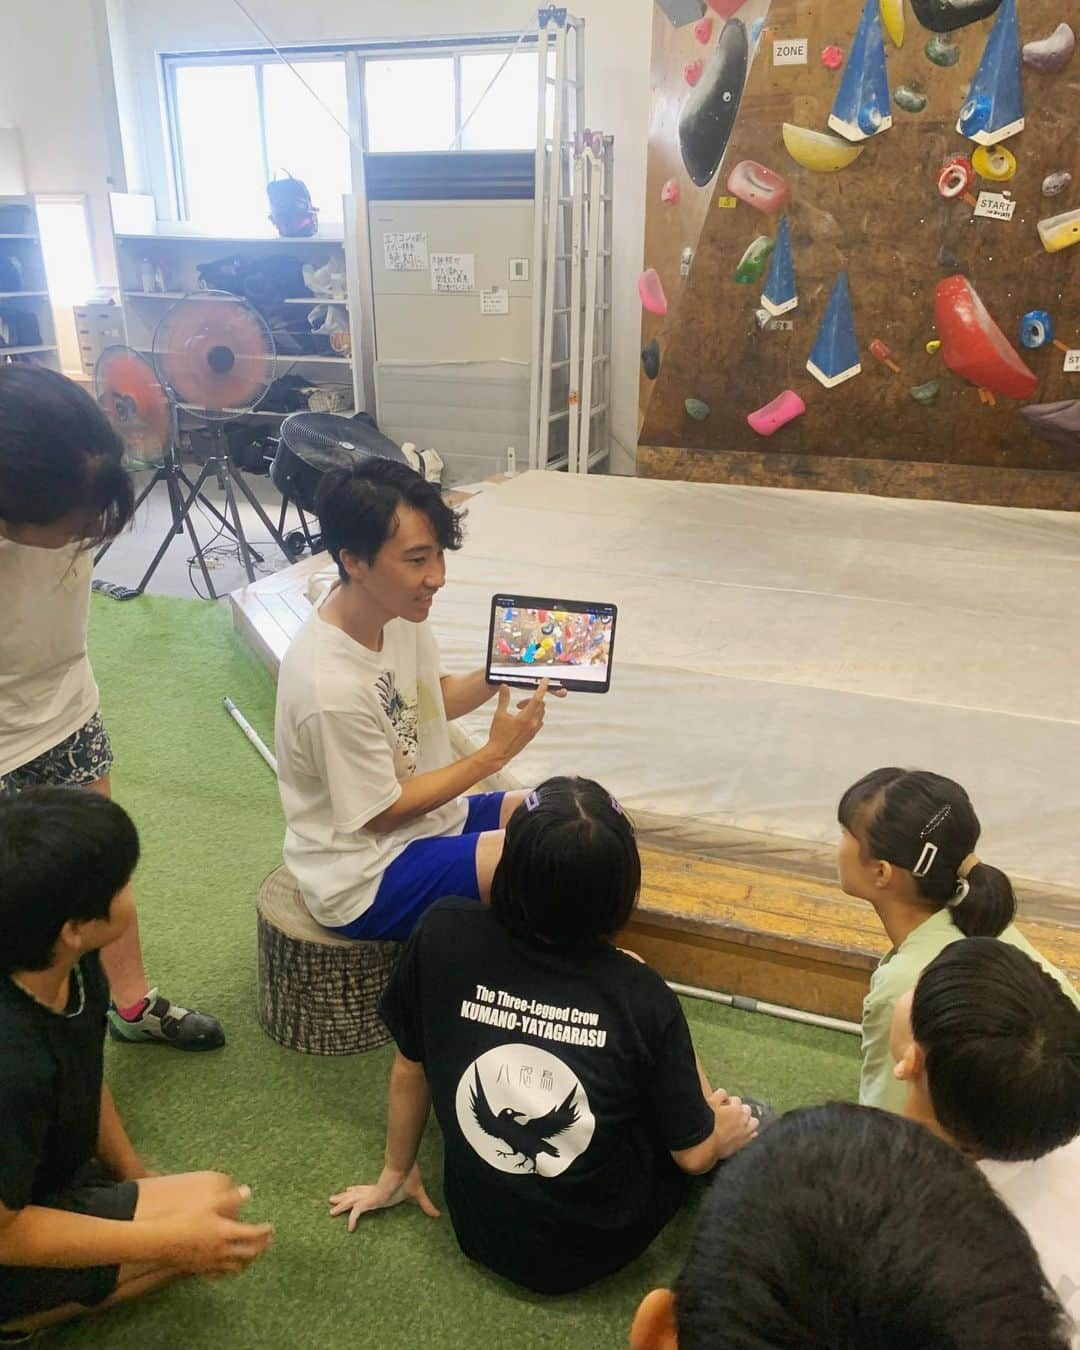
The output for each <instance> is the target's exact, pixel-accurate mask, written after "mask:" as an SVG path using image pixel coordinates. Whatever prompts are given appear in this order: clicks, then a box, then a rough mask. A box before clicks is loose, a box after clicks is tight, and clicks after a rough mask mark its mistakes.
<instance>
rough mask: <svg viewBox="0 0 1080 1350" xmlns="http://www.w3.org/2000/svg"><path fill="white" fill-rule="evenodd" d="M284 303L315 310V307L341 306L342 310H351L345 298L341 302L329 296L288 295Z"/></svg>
mask: <svg viewBox="0 0 1080 1350" xmlns="http://www.w3.org/2000/svg"><path fill="white" fill-rule="evenodd" d="M282 303H283V304H286V305H307V306H308V307H309V308H314V306H315V305H340V306H341V307H342V309H348V308H349V302H348V300H347V299H346V298H345V297H344V296H342V298H341V299H340V300H332V299H331V298H330V296H328V295H296V296H293V295H287V296H286V297H285V299H284V301H283V302H282Z"/></svg>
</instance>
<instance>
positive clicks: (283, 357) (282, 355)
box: [277, 352, 352, 370]
mask: <svg viewBox="0 0 1080 1350" xmlns="http://www.w3.org/2000/svg"><path fill="white" fill-rule="evenodd" d="M277 362H278V365H279V366H295V365H300V364H301V363H303V364H304V365H317V366H327V365H332V366H346V367H347V368H348V369H350V370H351V369H352V361H351V360H350V358H349V357H347V356H290V355H289V354H288V352H278V354H277Z"/></svg>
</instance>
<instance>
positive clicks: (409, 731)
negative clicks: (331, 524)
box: [275, 610, 468, 928]
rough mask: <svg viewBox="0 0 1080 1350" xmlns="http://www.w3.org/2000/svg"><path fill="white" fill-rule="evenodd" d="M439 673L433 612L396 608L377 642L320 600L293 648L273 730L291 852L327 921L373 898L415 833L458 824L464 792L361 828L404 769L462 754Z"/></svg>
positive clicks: (359, 910) (428, 766)
mask: <svg viewBox="0 0 1080 1350" xmlns="http://www.w3.org/2000/svg"><path fill="white" fill-rule="evenodd" d="M439 680H440V670H439V652H438V648H437V647H436V645H435V639H434V637H433V635H432V632H431V629H430V627H429V625H428V624H427V623H418V624H415V623H408V622H406V620H404V619H392V620H391V621H390V622H389V623H388V624H387V625H386V627H385V628H384V629H383V646H382V651H381V652H373V651H370V650H369V649H368V648H367V647H364V646H361V644H360V643H359V642H356V641H354V640H353V639H352V638H351V637H348V636H347V635H346V634H345V633H343V632H342V631H341V629H340V628H336V627H335V626H334V625H333V624H331V623H328V622H327V621H326V620H325V619H324V618H323V617H322V616H321V614H320V613H319V611H318V610H315V611H314V612H313V613H312V614H311V615H310V616H309V617H308V619H307V622H306V623H305V624H304V626H303V628H301V630H300V632H299V633H297V635H296V637H295V638H294V639H293V642H292V645H291V646H290V647H289V650H288V651H287V652H286V653H285V659H284V660H283V661H282V663H281V670H280V673H279V675H278V693H277V718H276V730H275V739H276V742H277V760H278V786H279V789H280V791H281V804H282V806H283V807H284V810H285V825H286V829H285V862H286V863H287V865H288V867H289V870H290V871H291V872H292V874H293V876H295V877H296V880H297V882H298V883H299V886H300V890H301V892H302V894H303V896H304V899H305V901H306V902H307V906H308V908H309V909H310V910H311V912H312V914H313V915H314V916H315V918H316V919H318V921H319V922H320V923H322V924H325V925H326V926H327V927H330V928H336V927H340V926H342V925H343V924H347V923H351V922H352V920H353V919H356V918H359V916H360V915H361V914H363V913H364V912H365V910H367V909H370V907H371V905H372V903H373V902H374V899H375V892H376V891H377V890H378V888H379V882H380V881H381V880H382V875H383V873H384V872H385V871H386V869H387V867H388V866H389V865H390V863H392V862H393V860H394V859H395V858H396V857H397V856H398V855H399V854H400V853H401V852H402V850H403V849H404V848H405V847H406V845H407V844H410V843H412V841H413V840H414V839H427V838H431V837H433V836H435V835H450V834H460V833H461V830H462V827H463V826H464V824H465V817H466V815H467V814H468V807H467V804H466V802H465V798H464V797H458V798H455V800H454V801H452V802H448V803H447V804H446V805H445V806H442V807H440V808H439V809H438V810H437V811H431V812H429V813H428V814H427V815H424V816H420V817H419V818H418V819H416V820H413V821H410V822H409V823H408V824H407V825H403V826H401V827H400V828H399V829H397V830H390V831H387V832H385V833H380V834H376V833H375V832H374V831H373V830H368V829H365V828H364V827H365V826H366V825H367V823H368V821H369V820H372V819H374V817H375V816H377V815H380V814H381V813H382V812H383V811H385V810H386V808H387V807H388V806H391V805H393V803H394V802H395V801H397V799H398V797H399V796H400V795H401V784H402V782H403V781H404V780H406V779H409V778H411V777H412V776H413V775H414V774H418V773H430V772H431V771H432V770H434V769H442V768H445V766H446V765H447V764H450V763H452V762H453V759H454V755H453V752H452V751H451V748H450V733H449V730H448V728H447V724H446V708H445V706H444V704H443V696H442V685H441V684H440V682H439Z"/></svg>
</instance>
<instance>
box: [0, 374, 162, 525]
mask: <svg viewBox="0 0 1080 1350" xmlns="http://www.w3.org/2000/svg"><path fill="white" fill-rule="evenodd" d="M123 457H124V446H123V443H122V442H121V440H120V438H119V436H117V434H116V432H115V431H114V430H113V429H112V427H111V426H110V425H109V420H108V418H107V417H106V416H105V414H104V413H103V412H102V411H101V409H100V408H99V407H98V405H97V404H96V403H95V402H94V400H93V399H92V398H91V397H90V395H89V394H88V393H86V391H85V390H83V389H80V388H79V386H78V385H77V384H74V383H73V382H72V381H71V380H68V379H66V378H65V377H64V376H63V375H59V374H57V372H56V371H54V370H46V369H45V368H44V367H42V366H3V367H0V520H3V521H5V522H6V523H7V524H9V525H52V524H54V523H55V522H56V521H58V520H62V519H63V518H64V517H65V516H68V515H71V514H73V513H82V514H85V516H86V533H85V536H84V538H85V542H86V544H87V546H88V547H93V546H94V545H96V544H100V543H104V542H105V541H106V540H107V539H112V538H115V536H116V535H118V534H119V533H120V531H121V530H122V529H123V528H124V526H125V525H126V524H127V523H128V521H129V520H130V519H131V517H132V515H133V514H134V512H135V491H134V487H133V486H132V482H131V475H130V474H129V473H128V471H127V469H126V468H125V467H124V465H123Z"/></svg>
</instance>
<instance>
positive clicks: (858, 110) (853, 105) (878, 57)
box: [829, 0, 892, 141]
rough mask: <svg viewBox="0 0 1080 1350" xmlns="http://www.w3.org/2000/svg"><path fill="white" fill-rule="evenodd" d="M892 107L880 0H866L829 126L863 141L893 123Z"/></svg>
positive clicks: (849, 137)
mask: <svg viewBox="0 0 1080 1350" xmlns="http://www.w3.org/2000/svg"><path fill="white" fill-rule="evenodd" d="M891 107H892V100H891V99H890V97H889V76H888V72H887V71H886V69H885V35H884V32H883V30H882V27H881V5H880V3H879V0H866V6H865V8H864V9H863V13H862V19H861V20H860V21H859V31H858V32H857V33H856V34H855V41H854V42H853V43H852V44H851V54H850V56H849V57H848V59H847V65H846V66H845V67H844V78H843V79H842V80H841V81H840V88H839V89H838V90H837V94H836V102H835V103H834V104H833V110H832V113H831V114H830V116H829V126H830V127H832V129H833V131H838V132H839V133H840V135H841V136H846V137H847V139H848V140H849V141H865V140H866V139H867V138H868V137H870V136H876V135H877V134H878V133H879V132H881V131H888V129H889V128H890V127H891V126H892V112H891Z"/></svg>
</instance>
